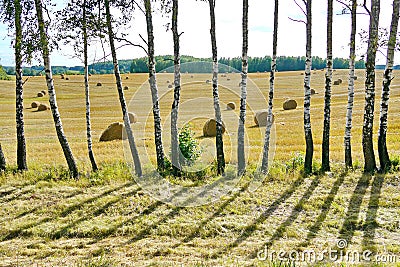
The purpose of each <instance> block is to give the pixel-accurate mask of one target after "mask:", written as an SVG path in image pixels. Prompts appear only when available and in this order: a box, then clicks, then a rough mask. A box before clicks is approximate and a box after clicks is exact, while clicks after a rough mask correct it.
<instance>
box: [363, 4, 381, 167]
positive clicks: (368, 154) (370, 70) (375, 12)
mask: <svg viewBox="0 0 400 267" xmlns="http://www.w3.org/2000/svg"><path fill="white" fill-rule="evenodd" d="M370 12H371V14H370V22H369V40H368V50H367V62H366V80H365V108H364V123H363V130H362V133H363V136H362V146H363V154H364V160H365V162H364V172H369V173H373V172H374V171H375V169H376V161H375V154H374V147H373V140H372V133H373V123H374V104H375V59H376V50H377V48H378V25H379V13H380V0H371V11H370Z"/></svg>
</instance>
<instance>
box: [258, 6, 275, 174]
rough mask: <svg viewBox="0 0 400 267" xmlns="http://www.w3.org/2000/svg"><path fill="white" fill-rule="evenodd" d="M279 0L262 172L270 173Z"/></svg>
mask: <svg viewBox="0 0 400 267" xmlns="http://www.w3.org/2000/svg"><path fill="white" fill-rule="evenodd" d="M278 5H279V1H278V0H275V11H274V36H273V44H272V50H273V51H272V60H271V74H270V78H269V97H268V118H267V127H266V128H265V140H264V149H263V158H262V163H261V172H262V173H264V174H266V173H268V160H269V146H270V139H271V137H270V135H271V128H272V109H273V100H274V87H275V86H274V83H275V72H276V53H277V43H278V18H279V16H278V9H279V6H278Z"/></svg>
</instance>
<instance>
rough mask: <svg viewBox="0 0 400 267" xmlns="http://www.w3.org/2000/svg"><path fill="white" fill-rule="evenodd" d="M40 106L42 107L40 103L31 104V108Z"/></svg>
mask: <svg viewBox="0 0 400 267" xmlns="http://www.w3.org/2000/svg"><path fill="white" fill-rule="evenodd" d="M39 105H40V103H39V102H37V101H33V102H32V104H31V108H37V107H38V106H39Z"/></svg>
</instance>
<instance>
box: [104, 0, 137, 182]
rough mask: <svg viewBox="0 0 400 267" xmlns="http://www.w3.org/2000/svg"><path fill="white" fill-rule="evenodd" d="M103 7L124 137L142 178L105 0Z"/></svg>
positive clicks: (107, 3)
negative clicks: (123, 126)
mask: <svg viewBox="0 0 400 267" xmlns="http://www.w3.org/2000/svg"><path fill="white" fill-rule="evenodd" d="M104 5H105V9H106V21H107V29H108V37H109V42H110V48H111V55H112V59H113V65H114V75H115V79H116V85H117V90H118V96H119V102H120V104H121V110H122V115H123V119H124V125H125V130H126V135H127V136H128V142H129V148H130V150H131V154H132V159H133V163H134V165H135V172H136V175H137V176H139V177H141V176H142V166H141V163H140V158H139V153H138V151H137V148H136V144H135V139H134V136H133V131H132V128H131V124H130V121H129V116H128V112H127V107H126V101H125V96H124V91H123V88H122V80H121V74H120V72H119V66H118V60H117V53H116V50H115V44H114V33H113V29H112V25H111V13H110V2H109V0H105V1H104Z"/></svg>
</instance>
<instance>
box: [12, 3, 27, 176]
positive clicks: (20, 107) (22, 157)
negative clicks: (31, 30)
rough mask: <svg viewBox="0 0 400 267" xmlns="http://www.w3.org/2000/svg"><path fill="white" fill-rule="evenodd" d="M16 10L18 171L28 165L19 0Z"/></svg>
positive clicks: (25, 168) (15, 5)
mask: <svg viewBox="0 0 400 267" xmlns="http://www.w3.org/2000/svg"><path fill="white" fill-rule="evenodd" d="M14 10H15V17H14V21H15V44H14V48H15V89H16V90H15V91H16V101H15V104H16V107H15V111H16V112H15V113H16V114H15V115H16V125H17V168H18V170H27V169H28V166H27V164H26V143H25V131H24V112H23V111H24V94H23V92H24V91H23V81H22V39H23V36H22V25H21V13H22V7H21V3H20V1H18V0H14Z"/></svg>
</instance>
